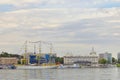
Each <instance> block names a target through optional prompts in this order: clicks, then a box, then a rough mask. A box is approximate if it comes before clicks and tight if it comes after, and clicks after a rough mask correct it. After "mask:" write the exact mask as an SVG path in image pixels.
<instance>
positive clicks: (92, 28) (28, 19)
mask: <svg viewBox="0 0 120 80" xmlns="http://www.w3.org/2000/svg"><path fill="white" fill-rule="evenodd" d="M119 14H120V9H119V8H104V9H100V8H71V9H70V8H60V9H58V8H54V9H49V8H46V9H40V8H35V9H20V10H16V11H9V12H1V13H0V38H1V40H0V44H1V45H2V46H4V47H5V46H10V45H12V46H18V45H19V46H20V45H21V43H22V42H23V43H24V41H26V40H30V41H38V40H44V41H52V42H55V43H56V44H57V45H56V47H60V48H62V47H64V49H67V50H69V49H70V47H72V46H74V49H76V47H77V49H78V48H79V47H80V48H81V45H82V46H83V47H84V49H85V46H86V47H88V46H92V45H95V46H97V47H98V48H100V47H101V45H102V46H106V47H108V46H107V45H111V46H115V45H116V46H117V45H119V40H120V39H119V37H120V34H119V31H120V30H119V28H120V27H119V25H120V23H119V19H120V15H119ZM3 43H5V44H3ZM62 45H63V46H62ZM2 46H0V47H2ZM110 48H112V47H110ZM7 49H8V48H7Z"/></svg>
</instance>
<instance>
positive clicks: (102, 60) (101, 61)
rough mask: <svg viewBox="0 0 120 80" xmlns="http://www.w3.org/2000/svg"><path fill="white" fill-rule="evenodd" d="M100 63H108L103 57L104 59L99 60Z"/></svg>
mask: <svg viewBox="0 0 120 80" xmlns="http://www.w3.org/2000/svg"><path fill="white" fill-rule="evenodd" d="M99 63H100V64H106V63H107V60H106V59H104V58H102V59H100V60H99Z"/></svg>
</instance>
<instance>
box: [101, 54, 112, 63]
mask: <svg viewBox="0 0 120 80" xmlns="http://www.w3.org/2000/svg"><path fill="white" fill-rule="evenodd" d="M99 59H106V60H107V62H108V63H110V64H111V63H112V54H111V53H108V52H106V53H101V54H99Z"/></svg>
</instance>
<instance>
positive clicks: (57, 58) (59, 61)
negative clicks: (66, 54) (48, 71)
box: [55, 57, 63, 64]
mask: <svg viewBox="0 0 120 80" xmlns="http://www.w3.org/2000/svg"><path fill="white" fill-rule="evenodd" d="M55 62H56V63H61V64H63V58H62V57H56V58H55Z"/></svg>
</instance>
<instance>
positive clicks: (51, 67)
mask: <svg viewBox="0 0 120 80" xmlns="http://www.w3.org/2000/svg"><path fill="white" fill-rule="evenodd" d="M56 68H58V66H29V65H25V66H17V69H56Z"/></svg>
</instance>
